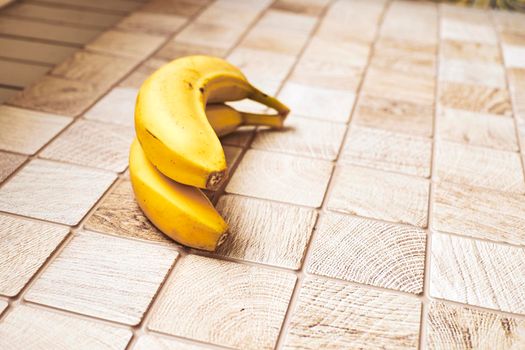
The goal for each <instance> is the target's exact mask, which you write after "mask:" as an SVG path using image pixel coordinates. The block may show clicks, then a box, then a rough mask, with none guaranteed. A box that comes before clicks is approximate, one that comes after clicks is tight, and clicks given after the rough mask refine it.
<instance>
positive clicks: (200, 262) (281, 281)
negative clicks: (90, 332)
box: [148, 255, 296, 349]
mask: <svg viewBox="0 0 525 350" xmlns="http://www.w3.org/2000/svg"><path fill="white" fill-rule="evenodd" d="M295 280H296V277H295V275H293V274H291V273H285V272H277V271H272V270H267V269H263V268H260V267H255V266H248V265H241V264H237V263H232V262H227V261H220V260H214V259H210V258H205V257H200V256H196V255H188V256H185V257H184V258H182V259H181V261H180V262H179V263H178V264H177V266H176V267H175V271H174V272H173V275H172V276H171V278H170V280H169V281H168V283H167V285H166V286H165V289H164V294H163V295H162V296H161V298H160V300H159V301H158V302H157V304H156V305H155V306H154V309H153V311H152V314H151V319H150V322H149V325H148V327H149V328H150V329H152V330H155V331H160V332H164V333H169V334H173V335H176V336H180V337H184V338H189V339H196V340H200V341H205V342H209V343H212V344H217V345H222V346H227V347H232V348H236V349H273V347H274V346H275V342H276V340H277V336H278V335H279V331H280V329H281V324H282V322H283V319H284V315H285V313H286V310H287V307H288V302H289V300H290V297H291V294H292V290H293V288H294V285H295ZM210 315H212V316H211V317H210Z"/></svg>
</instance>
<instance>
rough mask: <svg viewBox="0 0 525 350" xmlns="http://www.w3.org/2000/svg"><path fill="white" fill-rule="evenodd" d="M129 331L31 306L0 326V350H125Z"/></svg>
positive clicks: (129, 334) (11, 316)
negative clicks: (0, 349) (21, 349)
mask: <svg viewBox="0 0 525 350" xmlns="http://www.w3.org/2000/svg"><path fill="white" fill-rule="evenodd" d="M132 335H133V333H132V332H131V330H129V329H125V328H121V327H117V326H114V325H109V324H107V323H101V322H95V321H92V320H86V319H82V318H79V317H75V316H73V315H71V316H69V315H65V314H63V313H57V312H53V311H49V310H46V309H43V308H39V307H35V306H31V305H19V306H17V307H16V308H15V309H14V310H13V311H12V312H10V313H9V314H8V315H7V316H6V317H5V320H3V322H2V323H1V324H0V347H1V348H2V349H5V350H15V349H20V348H23V349H79V350H90V349H95V348H96V349H104V350H124V349H125V348H126V345H127V343H128V342H129V340H130V339H131V336H132Z"/></svg>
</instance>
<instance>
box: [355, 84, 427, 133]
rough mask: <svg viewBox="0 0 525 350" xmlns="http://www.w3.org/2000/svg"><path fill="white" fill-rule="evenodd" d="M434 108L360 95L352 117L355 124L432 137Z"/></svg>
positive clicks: (383, 97)
mask: <svg viewBox="0 0 525 350" xmlns="http://www.w3.org/2000/svg"><path fill="white" fill-rule="evenodd" d="M433 116H434V106H433V104H432V103H430V104H417V103H413V102H408V101H400V100H397V99H391V98H388V97H386V96H370V95H366V94H361V96H360V97H359V101H358V102H357V107H356V111H355V112H354V115H353V117H352V120H353V122H354V123H355V124H359V125H364V126H369V127H373V128H379V129H386V130H391V131H395V132H402V133H405V134H411V135H419V136H432V119H433Z"/></svg>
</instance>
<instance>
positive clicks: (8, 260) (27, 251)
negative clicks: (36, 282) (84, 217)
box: [0, 214, 69, 297]
mask: <svg viewBox="0 0 525 350" xmlns="http://www.w3.org/2000/svg"><path fill="white" fill-rule="evenodd" d="M0 227H1V229H0V240H1V241H2V243H3V244H2V246H1V247H0V294H2V295H7V296H10V297H12V296H15V295H17V294H18V293H19V292H20V291H21V290H22V288H24V286H25V285H26V283H27V282H28V281H29V279H30V278H31V277H32V276H33V275H34V274H35V273H36V272H37V270H38V269H39V268H40V267H41V266H42V264H43V263H44V262H45V261H46V260H47V258H48V257H49V256H50V255H51V254H52V253H53V251H54V250H55V249H56V247H57V246H58V245H59V244H60V242H62V240H63V239H64V238H65V237H66V235H67V234H68V233H69V229H68V228H66V227H62V226H55V225H51V224H47V223H41V222H37V221H30V220H27V219H21V218H16V217H13V216H7V215H1V214H0Z"/></svg>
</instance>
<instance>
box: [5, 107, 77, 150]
mask: <svg viewBox="0 0 525 350" xmlns="http://www.w3.org/2000/svg"><path fill="white" fill-rule="evenodd" d="M69 123H71V118H67V117H62V116H58V115H52V114H48V113H42V112H36V111H31V110H27V109H21V108H15V107H10V106H6V105H3V106H0V124H1V125H2V128H1V129H0V149H3V150H6V151H11V152H18V153H24V154H34V153H36V152H37V151H38V150H39V149H40V148H42V146H44V145H45V144H46V143H47V142H48V141H49V140H51V139H52V138H53V137H54V136H55V135H56V134H58V133H59V132H60V131H61V130H62V129H64V128H65V127H66V125H68V124H69Z"/></svg>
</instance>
